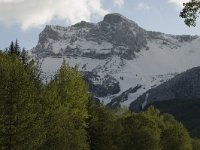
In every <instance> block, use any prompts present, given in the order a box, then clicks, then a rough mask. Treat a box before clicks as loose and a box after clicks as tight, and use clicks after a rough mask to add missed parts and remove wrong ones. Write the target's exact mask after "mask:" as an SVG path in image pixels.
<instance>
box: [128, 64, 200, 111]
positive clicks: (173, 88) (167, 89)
mask: <svg viewBox="0 0 200 150" xmlns="http://www.w3.org/2000/svg"><path fill="white" fill-rule="evenodd" d="M173 99H180V100H190V99H200V67H195V68H192V69H190V70H188V71H186V72H183V73H181V74H179V75H177V76H175V77H174V78H172V79H170V80H169V81H167V82H165V83H163V84H161V85H159V86H158V87H156V88H153V89H150V90H148V91H147V92H145V93H144V94H143V95H142V96H140V97H138V98H137V100H136V101H134V102H133V103H132V104H131V105H130V108H131V109H132V110H133V111H139V110H141V109H143V108H144V107H145V106H146V105H149V104H151V103H154V102H157V101H167V100H173ZM144 104H145V105H144Z"/></svg>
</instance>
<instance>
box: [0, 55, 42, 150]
mask: <svg viewBox="0 0 200 150" xmlns="http://www.w3.org/2000/svg"><path fill="white" fill-rule="evenodd" d="M31 76H32V75H31V74H29V73H28V72H26V71H25V69H24V67H23V65H22V64H21V63H20V62H19V61H18V59H17V58H16V57H14V56H12V57H9V56H6V55H4V54H3V55H0V79H1V82H0V108H1V109H0V129H1V130H0V137H1V138H0V147H1V149H8V150H11V149H16V150H26V149H30V150H31V149H37V148H38V147H39V146H40V145H41V144H42V143H43V141H44V137H45V134H44V133H45V130H44V123H43V118H42V117H41V108H42V106H41V105H40V96H38V95H39V90H40V89H38V87H37V86H36V84H35V83H34V80H33V78H32V77H31Z"/></svg>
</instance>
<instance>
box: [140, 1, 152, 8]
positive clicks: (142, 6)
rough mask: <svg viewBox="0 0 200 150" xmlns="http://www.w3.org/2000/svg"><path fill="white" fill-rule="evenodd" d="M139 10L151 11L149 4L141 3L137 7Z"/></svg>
mask: <svg viewBox="0 0 200 150" xmlns="http://www.w3.org/2000/svg"><path fill="white" fill-rule="evenodd" d="M137 9H139V10H150V9H151V8H150V6H149V5H148V4H147V3H144V2H140V3H139V4H138V5H137Z"/></svg>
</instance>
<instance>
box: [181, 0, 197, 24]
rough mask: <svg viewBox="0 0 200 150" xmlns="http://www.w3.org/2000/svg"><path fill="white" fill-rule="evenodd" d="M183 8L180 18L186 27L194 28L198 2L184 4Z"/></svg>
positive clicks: (193, 0)
mask: <svg viewBox="0 0 200 150" xmlns="http://www.w3.org/2000/svg"><path fill="white" fill-rule="evenodd" d="M183 5H184V8H183V10H182V12H181V13H180V17H181V18H183V19H184V22H185V24H186V25H187V26H189V27H190V26H196V19H197V18H198V14H199V9H200V1H199V0H191V1H189V2H188V3H184V4H183Z"/></svg>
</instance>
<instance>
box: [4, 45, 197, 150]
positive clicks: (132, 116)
mask: <svg viewBox="0 0 200 150" xmlns="http://www.w3.org/2000/svg"><path fill="white" fill-rule="evenodd" d="M0 149H2V150H199V149H200V140H199V139H197V138H195V137H194V136H193V138H191V135H190V132H188V131H187V129H186V128H185V127H184V126H183V124H182V123H181V122H179V121H176V119H175V118H174V117H173V116H172V115H170V114H166V113H161V112H160V111H159V110H158V109H155V108H154V107H152V106H150V107H149V108H148V109H147V110H146V111H143V112H139V113H134V112H130V111H129V110H127V109H123V108H118V109H115V110H113V109H111V108H108V107H106V106H104V105H102V104H99V103H96V102H95V101H94V100H93V98H92V96H91V94H90V93H89V91H88V85H87V83H86V82H85V81H84V80H83V76H82V74H81V72H79V71H78V70H77V67H74V68H72V67H70V66H69V65H68V64H67V63H66V62H65V61H64V62H63V64H62V66H61V68H60V69H59V70H58V71H57V72H56V74H55V76H54V77H53V78H52V79H50V81H49V82H47V83H44V82H43V80H42V78H41V71H40V68H39V65H37V62H36V61H35V60H31V59H30V58H29V55H28V52H27V51H26V50H24V49H23V50H22V51H21V50H20V46H19V44H18V42H17V41H16V42H15V43H14V42H11V45H10V47H9V48H8V49H7V50H5V51H1V52H0Z"/></svg>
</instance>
